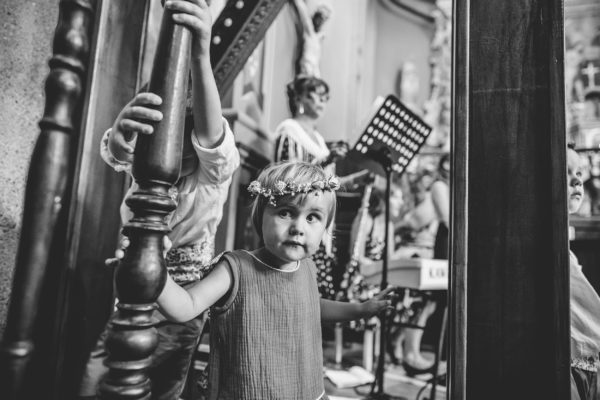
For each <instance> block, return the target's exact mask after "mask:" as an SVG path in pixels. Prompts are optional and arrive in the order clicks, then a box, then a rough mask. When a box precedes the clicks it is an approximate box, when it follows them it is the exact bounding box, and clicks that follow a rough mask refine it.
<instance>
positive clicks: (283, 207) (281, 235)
mask: <svg viewBox="0 0 600 400" xmlns="http://www.w3.org/2000/svg"><path fill="white" fill-rule="evenodd" d="M326 197H327V198H326ZM299 199H300V196H294V197H290V198H282V199H280V200H279V202H278V204H277V206H271V205H268V206H267V208H266V209H265V211H264V213H263V219H262V231H263V240H264V243H265V248H266V249H267V250H268V251H269V253H271V255H272V256H273V259H272V260H269V263H270V264H271V265H273V266H274V267H280V268H281V267H285V266H288V265H291V264H295V263H296V261H299V260H302V259H304V258H307V257H310V256H312V255H313V254H314V253H315V252H316V251H317V249H318V248H319V244H320V242H321V239H322V238H323V234H324V233H325V230H326V228H327V219H328V216H329V212H330V210H331V207H330V204H329V203H330V201H329V200H330V199H329V196H326V195H325V194H324V193H323V192H321V191H315V192H310V193H308V195H306V196H305V198H304V200H303V201H302V202H299V201H298V200H299Z"/></svg>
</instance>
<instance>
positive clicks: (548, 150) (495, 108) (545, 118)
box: [450, 0, 569, 400]
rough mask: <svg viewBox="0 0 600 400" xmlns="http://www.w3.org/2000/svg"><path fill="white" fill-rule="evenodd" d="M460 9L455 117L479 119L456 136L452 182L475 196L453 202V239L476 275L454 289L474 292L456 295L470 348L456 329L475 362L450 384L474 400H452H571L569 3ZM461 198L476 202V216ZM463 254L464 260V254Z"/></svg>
mask: <svg viewBox="0 0 600 400" xmlns="http://www.w3.org/2000/svg"><path fill="white" fill-rule="evenodd" d="M457 3H458V5H457V13H458V10H463V11H464V12H466V13H467V14H466V15H462V16H459V18H458V20H457V21H458V23H459V24H460V25H459V26H457V28H456V32H457V36H456V43H461V44H457V49H459V51H458V52H457V56H459V55H460V56H465V55H466V56H467V59H466V60H457V65H458V67H457V72H456V74H457V75H456V82H457V86H456V95H457V96H458V97H457V108H456V111H460V110H461V108H462V107H464V106H465V105H466V104H465V99H467V100H468V103H467V104H468V111H469V112H468V114H467V115H460V116H457V117H458V119H462V120H461V121H462V122H463V123H462V124H459V125H456V126H455V129H456V131H455V132H454V135H455V140H456V141H457V142H458V143H461V144H462V145H463V147H461V148H458V147H457V146H456V145H455V147H454V148H455V151H456V152H457V153H458V155H456V154H455V158H456V161H455V162H454V163H453V165H454V167H457V170H456V171H455V173H454V177H453V182H457V181H464V180H466V187H463V188H462V189H461V193H457V192H456V191H455V192H454V195H453V199H454V204H453V206H454V208H455V210H457V211H455V213H454V223H455V224H457V225H458V226H457V227H455V228H454V229H453V233H455V234H457V236H458V237H457V240H464V243H462V244H460V243H459V244H457V243H455V244H454V245H453V246H452V248H453V250H454V252H455V254H453V261H452V262H453V274H457V273H458V274H460V272H454V271H456V269H458V270H459V271H460V270H461V269H464V268H466V275H465V276H462V281H460V282H457V281H456V279H455V278H456V276H455V277H454V278H453V284H454V289H457V287H458V288H459V289H460V287H463V288H464V287H466V294H465V293H460V290H459V292H456V290H455V291H454V292H453V294H454V295H455V296H461V295H462V299H461V298H459V299H458V300H454V304H455V305H454V307H453V311H454V312H456V311H457V307H456V306H457V305H459V304H460V302H461V301H465V300H466V320H467V325H466V327H467V329H466V342H464V340H465V338H464V337H457V336H456V333H461V332H460V330H457V329H456V327H455V328H454V329H453V330H454V336H453V341H454V343H455V344H456V343H458V344H459V346H458V347H459V348H460V345H461V343H466V346H467V347H466V360H464V359H463V360H461V359H458V360H454V361H453V363H452V367H454V368H456V369H457V372H459V375H458V376H456V377H454V376H451V379H450V380H451V390H454V389H456V390H457V391H458V392H459V393H458V394H459V395H460V390H459V389H460V388H461V387H463V386H464V385H465V384H466V390H465V391H464V394H463V396H462V397H452V398H453V399H454V398H459V399H460V398H467V399H473V400H474V399H482V398H486V399H507V398H510V399H530V398H540V399H541V398H543V399H557V400H558V399H562V400H564V399H567V398H568V397H569V374H568V368H569V298H568V292H569V288H568V257H567V217H566V198H565V196H566V190H565V187H566V180H565V176H566V172H565V148H566V147H565V133H564V132H565V130H564V129H565V124H564V90H563V85H564V83H563V82H564V81H563V71H562V65H563V64H562V63H563V50H562V49H563V42H562V18H563V16H562V3H561V1H559V0H552V1H541V0H539V1H535V0H532V1H527V2H518V1H502V2H492V1H488V2H470V1H466V0H457ZM465 43H468V46H469V48H468V49H465V48H463V47H461V46H464V44H465ZM455 114H456V113H455ZM465 160H466V161H467V166H468V169H465V168H464V161H465ZM461 198H462V199H468V203H467V205H466V213H463V212H462V208H461V207H462V206H463V204H461V203H457V202H458V201H460V199H461ZM457 208H458V209H457ZM458 218H460V220H461V221H457V219H458ZM465 232H466V234H465ZM461 249H466V253H465V254H462V255H461V254H458V252H459V251H460V250H461ZM457 262H458V263H457ZM463 262H464V263H465V265H462V263H463ZM467 283H468V287H467V286H466V284H467ZM465 296H466V297H465ZM459 312H460V311H459ZM460 319H461V317H460V316H459V320H460ZM464 333H465V332H462V334H464ZM458 356H460V353H459V354H458ZM465 362H466V364H464V363H465ZM462 369H465V371H466V380H464V381H461V376H460V372H461V370H462ZM455 379H456V381H455Z"/></svg>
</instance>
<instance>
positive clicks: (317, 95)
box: [299, 86, 329, 119]
mask: <svg viewBox="0 0 600 400" xmlns="http://www.w3.org/2000/svg"><path fill="white" fill-rule="evenodd" d="M328 101H329V93H327V91H326V89H325V87H323V86H318V87H317V88H315V89H314V90H311V91H309V92H306V93H305V94H303V95H302V96H301V97H300V98H299V103H300V104H302V106H303V107H304V115H306V116H308V117H310V118H313V119H319V118H321V117H322V116H323V113H324V112H325V105H326V104H327V102H328Z"/></svg>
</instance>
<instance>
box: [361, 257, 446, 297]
mask: <svg viewBox="0 0 600 400" xmlns="http://www.w3.org/2000/svg"><path fill="white" fill-rule="evenodd" d="M377 263H378V265H379V268H378V270H379V271H381V267H382V265H383V261H378V262H377ZM448 279H449V276H448V260H435V259H427V258H397V259H391V260H389V262H388V279H387V280H388V284H389V285H394V286H399V287H405V288H411V289H418V290H447V289H448ZM364 281H365V282H366V283H370V284H379V283H381V272H378V273H374V274H372V275H368V276H365V277H364Z"/></svg>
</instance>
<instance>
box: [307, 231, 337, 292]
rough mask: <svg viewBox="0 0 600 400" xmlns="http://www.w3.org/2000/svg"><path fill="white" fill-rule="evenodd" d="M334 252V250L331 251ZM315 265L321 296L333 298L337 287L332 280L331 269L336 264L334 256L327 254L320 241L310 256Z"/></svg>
mask: <svg viewBox="0 0 600 400" xmlns="http://www.w3.org/2000/svg"><path fill="white" fill-rule="evenodd" d="M333 253H334V254H335V251H333ZM312 259H313V261H314V262H315V264H316V265H317V287H318V288H319V294H320V295H321V297H322V298H324V299H328V300H335V299H336V295H337V290H338V289H337V288H336V285H335V284H334V281H333V269H334V268H335V265H336V259H335V256H331V255H329V254H327V252H326V251H325V246H324V245H323V244H322V243H321V245H320V246H319V249H318V250H317V252H316V253H315V254H314V255H313V256H312Z"/></svg>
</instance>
